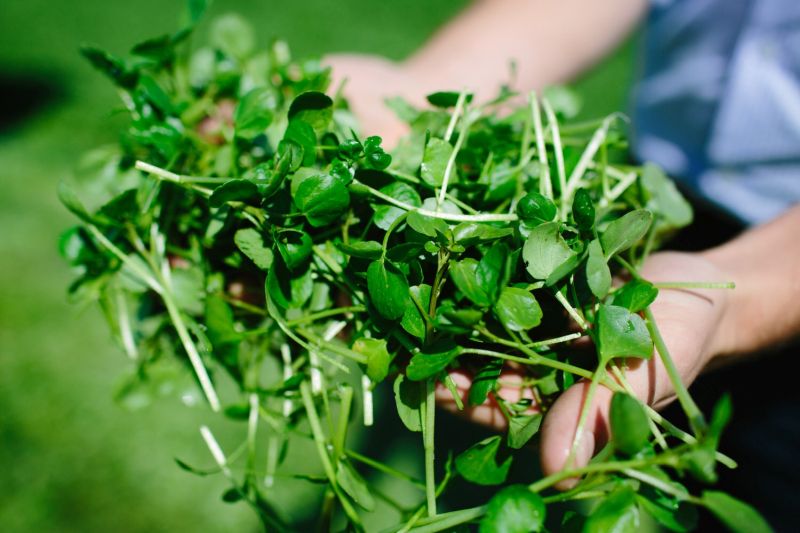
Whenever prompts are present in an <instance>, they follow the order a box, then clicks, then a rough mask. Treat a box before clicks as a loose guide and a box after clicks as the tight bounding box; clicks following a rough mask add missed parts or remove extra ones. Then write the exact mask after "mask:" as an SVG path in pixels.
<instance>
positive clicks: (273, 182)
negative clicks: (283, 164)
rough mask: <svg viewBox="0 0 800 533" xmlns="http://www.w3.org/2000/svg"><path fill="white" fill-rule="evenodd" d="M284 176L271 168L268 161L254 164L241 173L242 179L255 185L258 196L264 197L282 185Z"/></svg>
mask: <svg viewBox="0 0 800 533" xmlns="http://www.w3.org/2000/svg"><path fill="white" fill-rule="evenodd" d="M284 177H285V174H282V173H280V172H276V171H274V170H272V168H270V165H269V164H268V163H261V164H260V165H256V166H254V167H253V168H251V169H249V170H248V171H247V172H245V173H244V174H243V175H242V178H243V179H246V180H248V181H250V182H252V183H253V185H255V186H256V189H257V190H258V194H259V196H261V198H264V199H266V198H269V197H270V196H272V195H273V194H275V193H276V192H278V189H280V187H281V185H283V179H284Z"/></svg>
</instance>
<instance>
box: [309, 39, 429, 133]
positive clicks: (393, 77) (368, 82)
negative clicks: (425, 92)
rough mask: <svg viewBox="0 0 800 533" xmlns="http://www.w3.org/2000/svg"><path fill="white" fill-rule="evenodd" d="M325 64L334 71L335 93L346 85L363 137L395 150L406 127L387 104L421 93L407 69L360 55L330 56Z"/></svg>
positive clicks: (379, 58)
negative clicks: (373, 137)
mask: <svg viewBox="0 0 800 533" xmlns="http://www.w3.org/2000/svg"><path fill="white" fill-rule="evenodd" d="M323 63H324V64H325V65H327V66H330V67H332V68H333V83H332V84H331V87H332V89H333V90H337V88H338V87H339V85H340V84H341V83H342V82H345V85H344V95H345V97H346V98H347V100H348V102H349V104H350V108H351V109H352V110H353V113H354V114H355V115H356V118H357V119H358V121H359V123H360V124H361V127H362V128H363V131H362V132H361V133H362V134H364V135H378V136H380V137H381V138H382V139H383V145H384V146H385V147H387V148H392V147H394V145H395V144H396V143H397V141H398V140H399V139H400V137H402V136H403V135H404V134H405V133H406V132H407V127H406V125H405V124H404V123H403V122H402V121H401V120H400V119H398V118H397V116H395V114H394V112H393V111H392V110H390V109H389V108H388V107H387V106H386V103H385V100H386V98H390V97H392V96H404V97H409V96H410V95H414V94H416V93H418V92H419V90H420V89H419V87H418V84H417V83H415V81H414V79H413V76H412V75H411V74H410V73H409V72H408V69H406V68H405V67H404V66H403V65H402V64H400V63H396V62H394V61H390V60H388V59H385V58H382V57H379V56H371V55H357V54H336V55H330V56H327V57H326V58H325V59H324V60H323Z"/></svg>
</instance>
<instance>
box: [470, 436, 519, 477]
mask: <svg viewBox="0 0 800 533" xmlns="http://www.w3.org/2000/svg"><path fill="white" fill-rule="evenodd" d="M501 440H502V439H501V438H500V436H499V435H495V436H493V437H489V438H488V439H484V440H482V441H480V442H478V443H477V444H474V445H473V446H472V447H470V448H469V449H467V450H466V451H464V452H462V453H461V454H460V455H459V456H458V457H456V470H458V473H459V474H461V477H463V478H464V479H466V480H467V481H471V482H472V483H475V484H477V485H499V484H500V483H503V482H504V481H505V480H506V477H507V476H508V470H509V469H510V468H511V460H512V459H513V458H512V457H511V456H510V455H508V456H505V457H503V456H502V455H501V456H499V454H498V452H499V451H500V443H501Z"/></svg>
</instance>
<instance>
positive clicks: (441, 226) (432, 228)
mask: <svg viewBox="0 0 800 533" xmlns="http://www.w3.org/2000/svg"><path fill="white" fill-rule="evenodd" d="M406 222H407V223H408V225H409V226H410V227H411V229H413V230H414V231H416V232H417V233H421V234H422V235H427V236H428V237H436V236H437V235H439V234H442V233H447V232H448V231H449V230H450V226H448V225H447V222H445V221H444V220H442V219H441V218H433V217H426V216H425V215H421V214H419V212H418V211H412V212H410V213H409V214H408V218H406Z"/></svg>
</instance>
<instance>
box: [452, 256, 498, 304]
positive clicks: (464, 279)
mask: <svg viewBox="0 0 800 533" xmlns="http://www.w3.org/2000/svg"><path fill="white" fill-rule="evenodd" d="M478 266H479V263H478V261H476V260H475V259H472V258H467V259H463V260H461V261H454V262H452V263H451V264H450V279H452V280H453V283H455V285H456V287H457V288H458V290H459V291H461V292H462V293H463V294H464V296H466V297H467V298H469V299H470V301H472V303H474V304H475V305H477V306H479V307H489V306H490V305H491V304H492V301H491V299H490V297H489V295H488V294H487V293H486V291H485V289H484V287H483V286H482V285H481V282H480V280H479V279H478Z"/></svg>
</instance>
